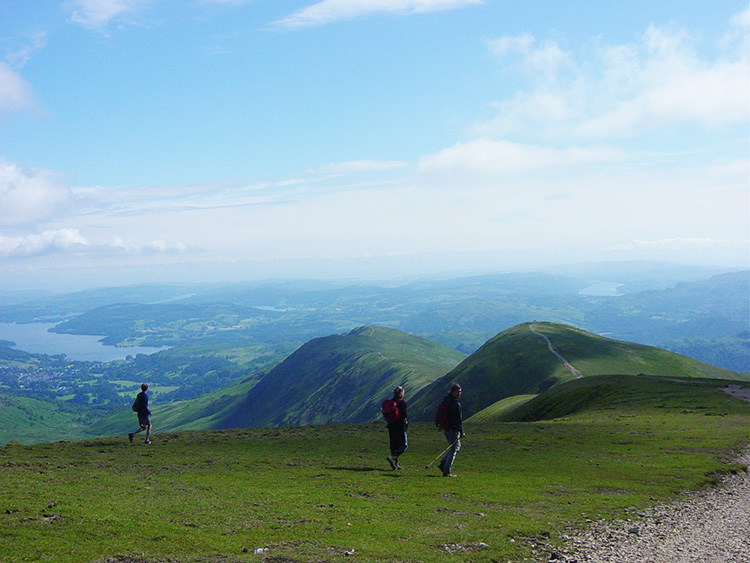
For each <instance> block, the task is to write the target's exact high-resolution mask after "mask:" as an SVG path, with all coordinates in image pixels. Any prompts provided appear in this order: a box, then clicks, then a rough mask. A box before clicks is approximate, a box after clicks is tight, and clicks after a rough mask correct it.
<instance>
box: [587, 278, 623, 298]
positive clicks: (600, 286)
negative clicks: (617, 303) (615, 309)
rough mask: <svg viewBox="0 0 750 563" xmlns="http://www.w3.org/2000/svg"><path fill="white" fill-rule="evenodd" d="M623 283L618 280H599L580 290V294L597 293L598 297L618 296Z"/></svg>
mask: <svg viewBox="0 0 750 563" xmlns="http://www.w3.org/2000/svg"><path fill="white" fill-rule="evenodd" d="M621 285H622V284H621V283H617V282H602V281H597V282H594V283H592V284H591V285H590V286H588V287H586V288H584V289H582V290H581V291H579V292H578V294H579V295H595V296H597V297H617V296H618V295H620V293H619V288H620V286H621Z"/></svg>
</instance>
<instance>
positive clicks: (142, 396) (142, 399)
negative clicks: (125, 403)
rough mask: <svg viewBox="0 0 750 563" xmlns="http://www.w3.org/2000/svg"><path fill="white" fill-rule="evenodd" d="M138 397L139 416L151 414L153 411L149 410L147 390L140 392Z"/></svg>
mask: <svg viewBox="0 0 750 563" xmlns="http://www.w3.org/2000/svg"><path fill="white" fill-rule="evenodd" d="M136 399H137V401H138V411H137V412H138V416H149V415H150V414H151V411H150V410H148V395H146V392H145V391H141V392H140V393H138V396H137V397H136Z"/></svg>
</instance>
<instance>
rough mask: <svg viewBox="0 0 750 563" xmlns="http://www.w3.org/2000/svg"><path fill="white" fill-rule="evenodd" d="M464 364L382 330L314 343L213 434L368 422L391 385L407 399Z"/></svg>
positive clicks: (454, 355)
mask: <svg viewBox="0 0 750 563" xmlns="http://www.w3.org/2000/svg"><path fill="white" fill-rule="evenodd" d="M464 357H465V356H464V354H462V353H460V352H458V351H456V350H452V349H450V348H447V347H444V346H441V345H439V344H435V343H433V342H430V341H429V340H425V339H423V338H419V337H416V336H412V335H409V334H406V333H404V332H401V331H399V330H395V329H389V328H383V327H373V326H367V327H361V328H358V329H354V330H352V331H351V332H349V333H347V334H343V335H333V336H327V337H324V338H316V339H314V340H311V341H310V342H308V343H307V344H305V345H304V346H302V347H301V348H299V349H298V350H297V351H296V352H295V353H294V354H292V355H291V356H289V357H288V358H287V359H286V360H284V361H283V362H281V363H280V364H278V365H277V366H276V367H274V368H273V369H271V370H270V371H269V373H268V375H266V376H265V377H264V378H263V379H261V381H260V382H259V383H258V384H257V385H256V386H254V387H253V388H252V389H251V390H250V391H249V392H248V394H247V396H246V397H245V400H244V401H243V402H242V404H241V405H239V406H238V408H237V409H235V410H234V412H232V413H230V414H229V415H228V416H227V417H226V418H224V419H223V420H222V421H220V422H219V423H218V424H217V426H216V428H234V427H249V426H302V425H308V424H328V423H332V422H335V423H357V422H370V421H372V420H375V419H377V418H378V417H379V416H380V403H381V401H382V400H383V399H385V398H386V396H388V395H389V394H390V392H391V390H392V389H393V388H394V387H395V386H396V385H403V386H404V388H405V389H406V393H407V396H408V395H409V394H410V393H414V392H415V391H416V390H418V389H421V388H422V387H424V386H425V385H428V384H429V383H432V382H433V381H435V380H436V379H438V378H439V377H441V376H442V375H444V374H445V373H446V372H447V371H450V370H451V369H452V368H453V367H455V366H456V365H457V364H458V363H459V362H460V361H461V360H462V359H463V358H464Z"/></svg>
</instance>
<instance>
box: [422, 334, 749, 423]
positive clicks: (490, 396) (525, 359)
mask: <svg viewBox="0 0 750 563" xmlns="http://www.w3.org/2000/svg"><path fill="white" fill-rule="evenodd" d="M563 360H565V361H566V362H567V365H566V363H564V361H563ZM612 374H619V375H637V374H645V375H652V376H661V377H683V378H685V377H687V378H708V379H728V380H740V381H750V375H748V374H743V373H738V372H733V371H729V370H725V369H721V368H717V367H714V366H711V365H709V364H706V363H703V362H700V361H698V360H694V359H692V358H688V357H686V356H681V355H679V354H675V353H673V352H668V351H666V350H662V349H659V348H653V347H650V346H643V345H640V344H633V343H631V342H622V341H618V340H612V339H609V338H605V337H602V336H597V335H595V334H592V333H590V332H586V331H584V330H580V329H577V328H574V327H572V326H568V325H561V324H555V323H523V324H520V325H517V326H515V327H513V328H510V329H508V330H505V331H503V332H501V333H500V334H498V335H497V336H495V337H494V338H492V339H490V340H489V341H488V342H487V343H485V344H484V346H482V347H481V348H480V349H479V350H477V351H476V352H475V353H474V354H472V355H471V356H469V357H468V358H466V359H465V360H464V361H463V362H461V364H459V365H458V366H457V367H456V368H455V369H454V370H453V371H451V372H450V373H448V374H447V375H445V376H444V377H442V378H440V379H438V380H437V381H435V382H434V383H432V384H431V385H429V386H428V387H426V388H425V389H423V390H422V391H421V392H419V393H418V394H417V395H416V396H415V397H414V400H413V405H412V412H411V416H412V418H413V419H415V420H419V419H421V420H430V419H431V417H432V416H434V409H435V405H436V404H437V403H438V402H439V401H440V400H441V399H442V397H443V396H444V395H445V394H446V392H447V391H448V389H449V388H450V385H451V383H452V382H454V381H457V382H459V383H460V384H461V386H462V388H463V390H464V393H463V397H462V399H461V403H462V405H463V407H464V414H465V416H466V417H468V416H471V415H472V414H474V413H478V412H479V411H481V410H482V409H484V408H486V407H488V406H490V405H492V404H493V403H496V402H497V401H500V400H501V399H505V398H508V397H514V396H517V395H537V394H540V393H543V392H545V391H547V390H548V389H550V388H551V387H552V386H554V385H556V384H559V383H563V382H565V381H570V380H573V379H578V378H585V377H590V376H595V375H612Z"/></svg>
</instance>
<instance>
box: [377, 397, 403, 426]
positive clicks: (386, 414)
mask: <svg viewBox="0 0 750 563" xmlns="http://www.w3.org/2000/svg"><path fill="white" fill-rule="evenodd" d="M381 411H382V413H383V418H384V419H385V421H386V422H396V421H397V420H398V419H399V412H398V403H397V402H396V401H395V400H394V399H386V400H385V401H383V404H382V405H381Z"/></svg>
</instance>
